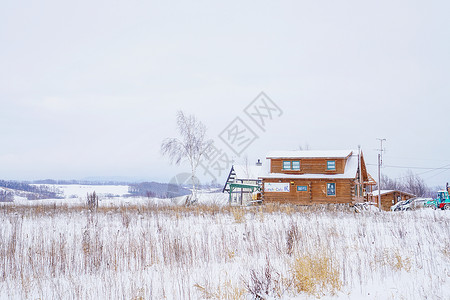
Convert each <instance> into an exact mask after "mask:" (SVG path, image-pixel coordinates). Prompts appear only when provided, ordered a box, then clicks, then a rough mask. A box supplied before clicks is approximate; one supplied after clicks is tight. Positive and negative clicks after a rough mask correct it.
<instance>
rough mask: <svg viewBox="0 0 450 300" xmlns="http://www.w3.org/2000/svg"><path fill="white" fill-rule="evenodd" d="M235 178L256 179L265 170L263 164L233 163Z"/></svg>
mask: <svg viewBox="0 0 450 300" xmlns="http://www.w3.org/2000/svg"><path fill="white" fill-rule="evenodd" d="M233 169H234V172H235V173H236V178H238V179H254V180H257V179H258V177H259V176H262V175H263V174H264V173H265V171H264V167H263V166H256V165H251V166H249V165H233Z"/></svg>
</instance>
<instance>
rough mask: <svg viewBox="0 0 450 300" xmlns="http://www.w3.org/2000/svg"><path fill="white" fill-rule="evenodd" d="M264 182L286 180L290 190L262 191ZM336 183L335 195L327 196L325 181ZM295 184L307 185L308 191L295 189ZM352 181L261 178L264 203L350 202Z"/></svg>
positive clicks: (308, 203)
mask: <svg viewBox="0 0 450 300" xmlns="http://www.w3.org/2000/svg"><path fill="white" fill-rule="evenodd" d="M266 182H288V183H289V184H290V192H285V193H283V192H264V183H266ZM332 182H334V183H336V196H327V183H332ZM297 186H308V191H304V192H303V191H302V192H299V191H297ZM353 189H354V181H353V180H351V179H330V180H327V179H263V197H264V202H265V203H270V202H277V203H289V204H299V205H311V204H327V203H351V202H352V196H353Z"/></svg>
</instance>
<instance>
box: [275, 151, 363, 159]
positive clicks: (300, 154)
mask: <svg viewBox="0 0 450 300" xmlns="http://www.w3.org/2000/svg"><path fill="white" fill-rule="evenodd" d="M352 153H355V154H357V153H358V151H353V150H305V151H304V150H291V151H272V152H269V154H267V158H346V157H347V156H349V155H351V154H352Z"/></svg>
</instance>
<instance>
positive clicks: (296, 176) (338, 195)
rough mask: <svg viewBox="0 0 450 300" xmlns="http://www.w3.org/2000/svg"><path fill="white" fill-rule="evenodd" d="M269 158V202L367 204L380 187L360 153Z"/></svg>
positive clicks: (288, 153) (265, 179)
mask: <svg viewBox="0 0 450 300" xmlns="http://www.w3.org/2000/svg"><path fill="white" fill-rule="evenodd" d="M267 159H268V160H269V161H270V166H269V169H270V171H269V173H268V174H267V175H265V176H261V179H262V184H263V189H262V193H263V201H264V202H266V203H270V202H278V203H290V204H299V205H311V204H327V203H349V204H351V203H356V202H364V200H365V197H366V195H367V193H369V192H372V187H373V186H374V185H375V184H376V182H375V181H374V180H373V178H372V177H371V176H370V174H369V173H368V172H367V168H366V165H365V162H364V156H363V154H362V152H360V151H358V150H356V151H355V150H337V151H277V152H272V153H269V155H268V156H267ZM360 170H361V171H360Z"/></svg>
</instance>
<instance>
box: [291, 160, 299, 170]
mask: <svg viewBox="0 0 450 300" xmlns="http://www.w3.org/2000/svg"><path fill="white" fill-rule="evenodd" d="M292 170H297V171H298V170H300V161H298V160H297V161H293V162H292Z"/></svg>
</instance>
